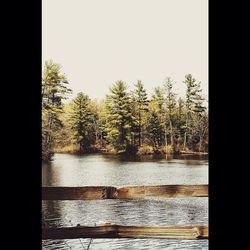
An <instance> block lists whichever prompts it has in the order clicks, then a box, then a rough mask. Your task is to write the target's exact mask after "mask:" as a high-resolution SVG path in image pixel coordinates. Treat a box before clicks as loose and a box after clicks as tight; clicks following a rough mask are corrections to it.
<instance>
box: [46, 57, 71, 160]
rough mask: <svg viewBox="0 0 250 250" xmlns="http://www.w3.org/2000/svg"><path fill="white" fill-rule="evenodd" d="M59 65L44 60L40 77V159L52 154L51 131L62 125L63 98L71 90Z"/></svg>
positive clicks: (49, 157) (48, 158)
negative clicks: (60, 117) (60, 116)
mask: <svg viewBox="0 0 250 250" xmlns="http://www.w3.org/2000/svg"><path fill="white" fill-rule="evenodd" d="M60 70H61V67H60V66H59V65H58V64H56V63H54V62H53V61H52V60H51V61H46V62H45V66H44V71H43V77H42V159H43V160H44V161H48V160H51V157H52V155H53V152H52V147H53V141H54V138H53V132H54V131H55V130H57V129H60V128H61V127H62V123H61V120H60V119H59V115H60V114H61V113H62V108H63V103H62V101H63V100H64V99H67V94H68V93H71V90H70V89H69V88H67V87H66V85H67V84H68V81H67V78H66V76H65V75H64V74H62V73H61V71H60Z"/></svg>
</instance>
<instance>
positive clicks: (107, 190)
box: [42, 185, 208, 200]
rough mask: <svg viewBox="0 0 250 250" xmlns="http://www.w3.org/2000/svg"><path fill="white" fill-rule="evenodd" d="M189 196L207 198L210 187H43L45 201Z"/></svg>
mask: <svg viewBox="0 0 250 250" xmlns="http://www.w3.org/2000/svg"><path fill="white" fill-rule="evenodd" d="M188 196H190V197H207V196H208V185H159V186H127V187H108V186H91V187H42V199H43V200H99V199H145V198H153V197H162V198H172V197H188Z"/></svg>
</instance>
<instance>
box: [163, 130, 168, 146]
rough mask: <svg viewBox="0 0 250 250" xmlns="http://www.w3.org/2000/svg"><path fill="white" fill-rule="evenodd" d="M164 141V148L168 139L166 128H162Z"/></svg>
mask: <svg viewBox="0 0 250 250" xmlns="http://www.w3.org/2000/svg"><path fill="white" fill-rule="evenodd" d="M164 139H165V146H167V145H168V138H167V130H166V127H165V128H164Z"/></svg>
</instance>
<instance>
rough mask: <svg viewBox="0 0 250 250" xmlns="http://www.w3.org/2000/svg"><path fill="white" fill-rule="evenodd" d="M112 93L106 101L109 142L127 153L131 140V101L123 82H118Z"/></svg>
mask: <svg viewBox="0 0 250 250" xmlns="http://www.w3.org/2000/svg"><path fill="white" fill-rule="evenodd" d="M110 91H111V94H110V95H108V96H107V100H106V105H107V124H106V125H107V129H106V131H107V140H108V142H109V143H111V144H112V145H113V147H114V148H115V149H116V150H121V151H126V150H128V148H129V146H130V140H131V136H130V132H131V122H132V115H131V99H130V97H129V95H128V93H127V86H126V84H125V83H124V82H122V81H117V82H116V83H115V84H114V85H113V87H112V88H111V89H110Z"/></svg>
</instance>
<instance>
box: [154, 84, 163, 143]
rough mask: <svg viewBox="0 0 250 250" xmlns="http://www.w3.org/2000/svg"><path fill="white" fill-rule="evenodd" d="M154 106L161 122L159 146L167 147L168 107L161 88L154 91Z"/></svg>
mask: <svg viewBox="0 0 250 250" xmlns="http://www.w3.org/2000/svg"><path fill="white" fill-rule="evenodd" d="M151 101H152V105H153V106H154V108H155V112H156V114H157V117H158V120H159V124H160V127H159V130H158V133H159V138H160V139H159V146H162V145H167V128H166V107H165V100H164V89H163V88H161V87H156V88H155V89H154V94H153V95H152V100H151Z"/></svg>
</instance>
